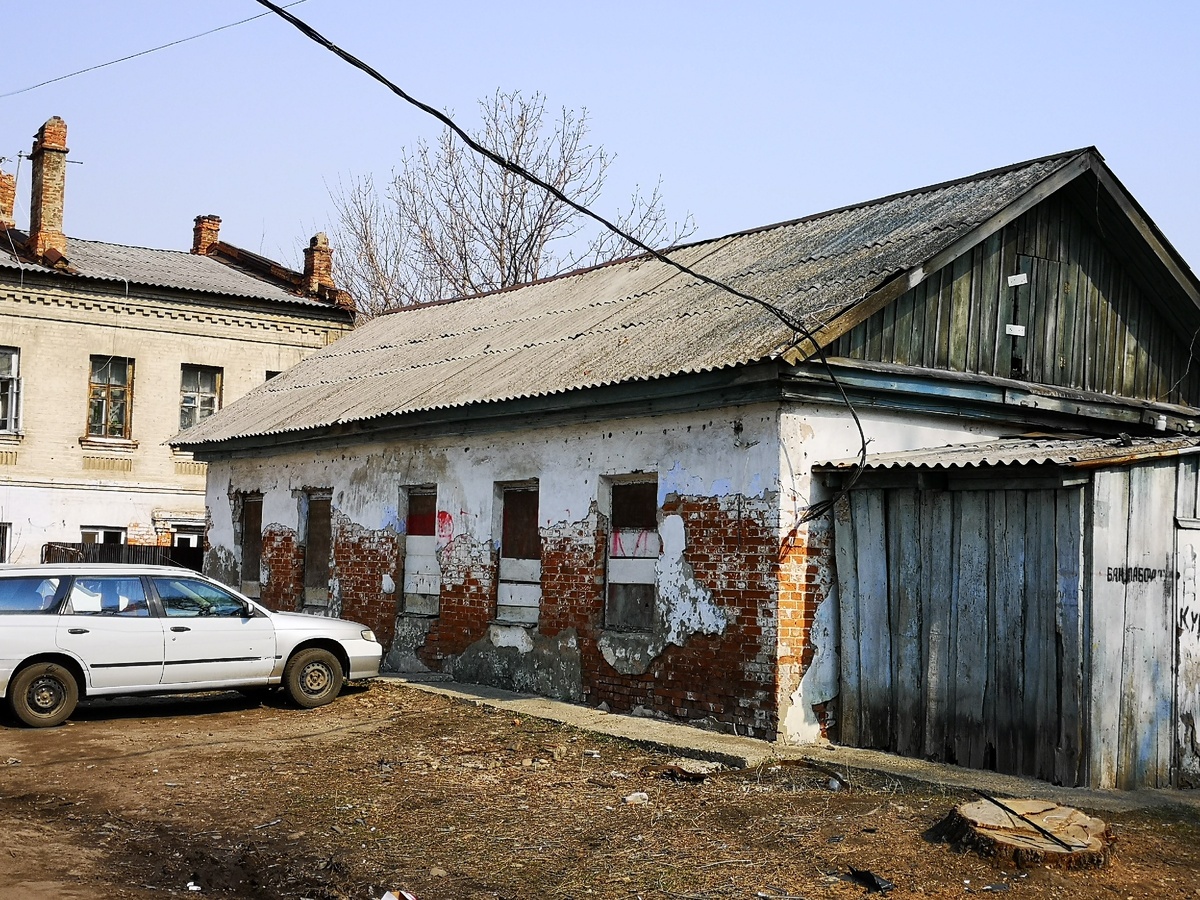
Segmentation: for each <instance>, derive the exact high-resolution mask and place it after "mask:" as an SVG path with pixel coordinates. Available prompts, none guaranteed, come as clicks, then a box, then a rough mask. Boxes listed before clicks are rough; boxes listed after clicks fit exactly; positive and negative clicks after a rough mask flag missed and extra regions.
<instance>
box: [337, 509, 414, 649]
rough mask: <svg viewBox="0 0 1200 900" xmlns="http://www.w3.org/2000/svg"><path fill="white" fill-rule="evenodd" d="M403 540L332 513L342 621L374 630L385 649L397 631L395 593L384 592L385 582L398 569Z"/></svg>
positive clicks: (392, 533)
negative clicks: (397, 561)
mask: <svg viewBox="0 0 1200 900" xmlns="http://www.w3.org/2000/svg"><path fill="white" fill-rule="evenodd" d="M399 556H400V539H399V537H398V536H397V534H396V532H395V531H394V530H392V529H384V530H382V531H372V530H370V529H368V528H363V527H362V526H361V525H356V524H355V523H354V522H351V521H350V519H349V518H347V517H346V516H345V515H343V514H341V513H339V512H337V511H334V513H333V571H332V572H331V573H330V575H331V577H332V580H333V582H334V584H335V585H336V586H337V594H338V597H339V598H340V600H341V615H342V617H343V618H346V619H352V620H353V621H355V622H362V623H363V624H364V625H367V626H369V627H370V628H371V629H373V630H374V632H375V634H376V636H377V637H378V638H379V640H380V642H381V643H382V644H383V645H384V647H387V646H390V645H391V643H392V638H393V637H394V636H395V632H396V628H395V624H396V592H395V591H394V590H393V591H392V592H390V593H384V591H383V581H384V578H385V577H386V576H390V575H392V574H393V573H394V572H395V570H396V560H397V559H399Z"/></svg>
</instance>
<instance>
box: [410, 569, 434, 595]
mask: <svg viewBox="0 0 1200 900" xmlns="http://www.w3.org/2000/svg"><path fill="white" fill-rule="evenodd" d="M441 589H442V576H441V575H439V574H433V575H430V574H428V573H425V572H410V571H409V570H408V569H407V568H406V569H405V570H404V585H403V591H404V593H406V594H440V593H441Z"/></svg>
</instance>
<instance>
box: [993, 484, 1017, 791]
mask: <svg viewBox="0 0 1200 900" xmlns="http://www.w3.org/2000/svg"><path fill="white" fill-rule="evenodd" d="M992 509H993V521H994V523H995V526H994V527H995V532H994V534H995V537H994V540H995V555H994V557H993V564H992V571H991V579H992V587H991V602H992V613H991V615H992V629H993V635H994V640H993V643H992V648H991V655H990V658H989V664H990V666H991V671H992V688H991V691H990V692H989V693H990V694H991V697H992V709H993V712H992V720H993V722H994V723H995V726H994V727H995V730H996V770H997V771H999V772H1005V773H1007V774H1010V775H1015V774H1021V771H1022V770H1021V768H1020V758H1021V753H1020V734H1021V730H1022V727H1023V725H1024V709H1023V708H1022V697H1023V695H1024V685H1025V678H1024V674H1025V652H1024V635H1025V491H1003V492H1001V493H998V495H997V499H996V502H995V503H994V504H993V507H992Z"/></svg>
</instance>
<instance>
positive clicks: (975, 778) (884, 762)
mask: <svg viewBox="0 0 1200 900" xmlns="http://www.w3.org/2000/svg"><path fill="white" fill-rule="evenodd" d="M382 677H383V678H384V679H385V680H388V681H393V682H399V683H400V684H404V685H407V686H408V687H411V688H413V689H415V690H420V691H426V692H428V693H431V694H440V695H441V696H444V697H453V698H455V699H458V700H463V701H467V702H471V703H480V704H484V705H486V706H490V707H494V708H496V709H504V710H507V711H509V712H513V713H519V714H521V715H524V716H532V717H534V718H538V719H546V720H547V721H551V722H559V723H561V724H564V725H571V726H574V727H576V728H581V729H584V730H586V731H591V732H595V733H596V734H603V735H608V736H609V737H616V738H622V739H624V740H627V741H632V742H633V743H635V744H640V745H641V746H643V747H647V748H650V749H653V750H661V751H663V752H666V753H670V754H673V755H676V756H681V757H687V758H690V759H701V760H709V761H714V762H720V763H723V764H724V765H727V766H730V767H732V768H752V767H754V766H759V765H763V764H764V763H767V762H769V761H770V760H773V759H803V760H807V761H809V762H814V763H817V764H819V765H821V766H825V767H828V768H832V769H833V770H834V771H836V772H838V773H840V774H842V775H844V776H846V779H847V780H848V781H849V782H850V783H851V785H853V783H854V771H855V770H858V771H867V772H875V773H880V774H884V775H892V776H895V777H897V778H907V779H912V780H914V781H920V782H924V783H926V784H930V785H935V786H938V787H943V788H949V789H953V790H966V791H970V790H973V789H975V788H978V789H979V790H983V791H987V792H988V793H989V794H994V795H997V796H1004V797H1023V798H1037V799H1046V800H1053V801H1054V802H1056V803H1061V804H1064V805H1066V806H1073V807H1077V808H1083V809H1093V810H1097V809H1103V810H1115V811H1125V810H1134V809H1147V808H1152V807H1167V806H1175V805H1178V806H1185V807H1187V808H1189V809H1190V810H1191V811H1193V813H1200V791H1172V790H1144V791H1097V790H1089V789H1086V788H1063V787H1056V786H1054V785H1052V784H1048V783H1046V782H1044V781H1037V780H1034V779H1029V778H1017V777H1015V776H1012V775H999V774H997V773H995V772H985V771H979V770H976V769H964V768H961V767H959V766H951V765H946V764H945V763H933V762H926V761H924V760H920V759H909V758H907V757H903V756H895V755H893V754H890V753H881V752H879V751H875V750H856V749H854V748H851V747H838V746H834V745H828V746H817V745H805V746H789V745H786V744H780V743H773V742H771V741H764V740H759V739H757V738H749V737H740V736H737V735H732V734H720V733H717V732H713V731H705V730H703V729H700V728H694V727H692V726H690V725H681V724H677V723H674V722H667V721H663V720H661V719H653V718H646V717H642V716H629V715H618V714H615V713H606V712H602V711H600V710H598V709H593V708H591V707H587V706H579V705H577V704H574V703H564V702H561V701H558V700H550V699H547V698H546V697H539V696H536V695H533V694H514V693H512V692H510V691H503V690H500V689H499V688H493V687H487V686H485V685H478V684H460V683H458V682H454V681H450V680H447V679H446V678H445V676H441V675H437V674H435V673H431V674H429V675H413V674H405V675H384V676H382Z"/></svg>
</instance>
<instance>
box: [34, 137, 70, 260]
mask: <svg viewBox="0 0 1200 900" xmlns="http://www.w3.org/2000/svg"><path fill="white" fill-rule="evenodd" d="M29 159H30V161H31V162H32V168H33V175H32V181H33V184H32V188H31V192H30V203H29V248H30V249H31V250H32V251H33V253H34V255H36V256H39V257H40V256H43V255H45V253H46V251H47V250H56V251H58V252H59V253H62V254H66V252H67V238H66V236H65V235H64V234H63V202H64V194H65V192H66V170H67V123H66V122H64V121H63V120H62V119H60V118H59V117H58V116H51V117H50V118H49V119H47V120H46V123H45V124H44V125H42V127H41V128H39V129H38V133H37V134H36V135H35V136H34V139H33V151H32V152H31V153H30V154H29Z"/></svg>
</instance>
